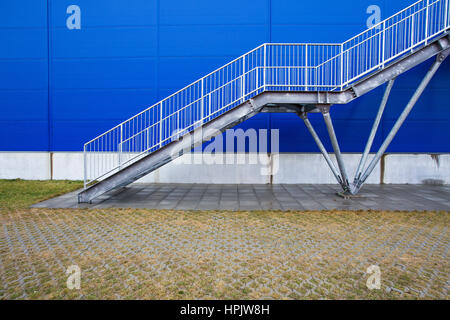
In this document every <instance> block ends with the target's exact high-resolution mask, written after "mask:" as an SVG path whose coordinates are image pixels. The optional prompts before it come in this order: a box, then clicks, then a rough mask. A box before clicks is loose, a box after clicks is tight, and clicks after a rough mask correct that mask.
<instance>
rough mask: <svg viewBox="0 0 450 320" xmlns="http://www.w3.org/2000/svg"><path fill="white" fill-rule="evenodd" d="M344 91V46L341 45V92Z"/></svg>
mask: <svg viewBox="0 0 450 320" xmlns="http://www.w3.org/2000/svg"><path fill="white" fill-rule="evenodd" d="M343 90H344V44H343V43H341V91H343Z"/></svg>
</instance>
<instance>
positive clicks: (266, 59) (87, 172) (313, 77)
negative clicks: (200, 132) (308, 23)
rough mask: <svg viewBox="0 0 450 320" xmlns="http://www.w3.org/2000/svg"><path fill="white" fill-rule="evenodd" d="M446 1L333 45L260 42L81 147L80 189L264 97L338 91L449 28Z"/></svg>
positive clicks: (423, 0) (417, 7) (422, 4)
mask: <svg viewBox="0 0 450 320" xmlns="http://www.w3.org/2000/svg"><path fill="white" fill-rule="evenodd" d="M449 3H450V0H420V1H417V2H416V3H414V4H412V5H411V6H409V7H407V8H406V9H403V10H402V11H400V12H398V13H396V14H395V15H393V16H391V17H389V18H388V19H386V20H384V21H381V22H380V23H378V24H376V25H374V26H373V27H372V28H370V29H367V30H366V31H364V32H362V33H360V34H358V35H356V36H355V37H353V38H351V39H349V40H347V41H345V42H344V43H340V44H324V43H322V44H286V43H284V44H279V43H266V44H263V45H260V46H259V47H257V48H255V49H253V50H251V51H249V52H247V53H246V54H244V55H242V56H240V57H239V58H236V59H235V60H233V61H231V62H229V63H228V64H226V65H224V66H223V67H221V68H219V69H217V70H215V71H213V72H211V73H209V74H207V75H206V76H204V77H202V78H201V79H199V80H197V81H195V82H194V83H192V84H190V85H188V86H187V87H185V88H183V89H181V90H179V91H177V92H175V93H174V94H172V95H170V96H168V97H167V98H165V99H163V100H161V101H160V102H158V103H156V104H154V105H152V106H151V107H149V108H147V109H145V110H144V111H142V112H140V113H138V114H137V115H135V116H133V117H131V118H130V119H128V120H126V121H124V122H122V123H120V124H118V125H117V126H115V127H114V128H112V129H110V130H108V131H106V132H105V133H103V134H101V135H100V136H98V137H96V138H94V139H92V140H91V141H89V142H87V143H86V144H85V145H84V185H85V188H86V187H87V186H88V185H89V184H90V183H93V182H95V181H96V180H101V179H103V178H105V177H107V176H109V175H111V174H113V173H115V172H117V171H118V170H121V169H122V168H124V167H126V166H128V165H130V164H131V163H133V162H135V161H137V160H139V159H140V158H142V157H143V156H145V155H147V154H149V153H152V152H154V151H156V150H158V149H159V148H161V147H162V146H164V145H166V144H168V143H170V142H171V141H173V139H174V138H177V137H179V136H181V135H183V134H185V133H188V132H190V131H192V130H194V129H195V128H197V127H200V126H202V124H204V123H206V122H208V121H210V120H212V119H214V118H216V117H218V116H220V115H221V114H223V113H225V112H227V111H228V110H230V109H232V108H234V107H236V106H238V105H239V104H241V103H243V102H245V101H246V100H248V99H250V98H252V97H254V96H256V95H258V94H260V93H261V92H263V91H342V90H344V89H346V88H347V87H349V86H350V85H351V84H352V83H354V82H355V81H358V80H359V79H362V78H363V77H364V76H366V75H368V74H370V73H372V72H374V71H375V70H378V69H380V68H383V67H384V66H385V65H386V64H388V63H390V62H392V61H394V60H396V59H398V58H400V57H401V56H403V55H405V54H407V53H408V52H411V51H414V50H416V49H417V48H420V47H423V46H425V45H426V44H427V43H428V42H429V41H430V40H432V39H433V38H435V37H437V36H439V35H440V34H442V33H444V32H446V30H447V29H449V26H450V23H449V16H450V14H449V8H450V4H449Z"/></svg>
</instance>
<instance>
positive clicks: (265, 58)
mask: <svg viewBox="0 0 450 320" xmlns="http://www.w3.org/2000/svg"><path fill="white" fill-rule="evenodd" d="M266 65H267V43H265V44H264V65H263V66H264V68H263V91H266Z"/></svg>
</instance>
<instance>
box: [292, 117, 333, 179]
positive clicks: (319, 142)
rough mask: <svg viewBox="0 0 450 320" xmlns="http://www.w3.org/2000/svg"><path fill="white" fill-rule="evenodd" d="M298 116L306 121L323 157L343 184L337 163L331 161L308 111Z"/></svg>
mask: <svg viewBox="0 0 450 320" xmlns="http://www.w3.org/2000/svg"><path fill="white" fill-rule="evenodd" d="M298 116H299V117H300V118H302V119H303V121H304V122H305V125H306V127H307V128H308V130H309V132H310V133H311V135H312V137H313V139H314V141H315V142H316V144H317V146H318V147H319V149H320V152H321V153H322V155H323V157H324V158H325V161H326V162H327V164H328V166H329V167H330V169H331V172H333V175H334V177H335V178H336V180H337V181H338V183H339V184H341V185H342V179H341V177H340V176H339V173H338V170H337V168H336V167H335V165H334V164H333V161H331V158H330V156H329V155H328V152H327V150H326V149H325V147H324V146H323V144H322V141H320V138H319V136H318V135H317V133H316V131H315V130H314V128H313V126H312V124H311V122H310V121H309V119H308V114H307V113H299V114H298Z"/></svg>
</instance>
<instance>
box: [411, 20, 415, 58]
mask: <svg viewBox="0 0 450 320" xmlns="http://www.w3.org/2000/svg"><path fill="white" fill-rule="evenodd" d="M414 16H415V14H413V15H412V17H411V52H412V51H413V49H414Z"/></svg>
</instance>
